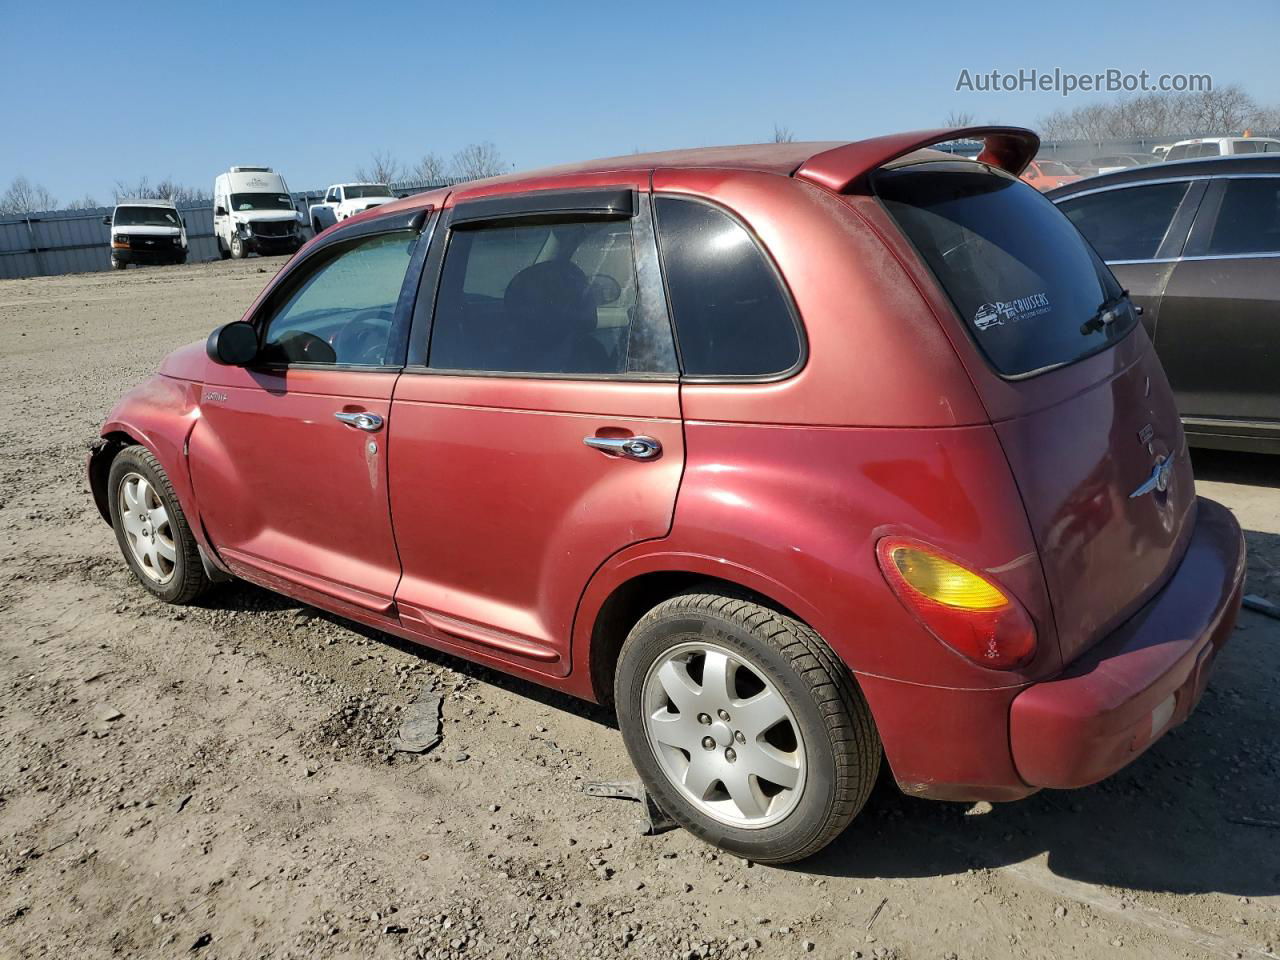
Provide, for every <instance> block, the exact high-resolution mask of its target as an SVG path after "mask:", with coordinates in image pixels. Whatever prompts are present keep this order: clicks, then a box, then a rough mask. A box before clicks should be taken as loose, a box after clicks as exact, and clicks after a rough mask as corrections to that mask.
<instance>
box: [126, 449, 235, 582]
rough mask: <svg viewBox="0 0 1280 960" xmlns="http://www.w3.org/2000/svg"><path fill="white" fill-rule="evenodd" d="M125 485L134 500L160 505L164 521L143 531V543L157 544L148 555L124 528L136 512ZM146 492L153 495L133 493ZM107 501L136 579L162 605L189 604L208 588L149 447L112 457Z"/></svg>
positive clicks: (152, 512)
mask: <svg viewBox="0 0 1280 960" xmlns="http://www.w3.org/2000/svg"><path fill="white" fill-rule="evenodd" d="M126 485H128V487H129V489H130V490H131V491H132V493H133V494H134V497H133V499H134V500H135V501H136V502H144V501H151V503H154V502H156V501H158V506H159V507H162V508H163V511H164V515H165V517H166V522H165V523H163V524H156V525H155V526H154V528H151V527H150V526H149V527H148V529H147V530H145V531H144V533H143V537H144V538H145V540H146V541H147V542H148V543H150V542H154V543H156V544H157V545H160V546H159V547H158V549H157V552H156V553H155V554H153V555H152V556H151V557H145V556H142V555H144V554H145V553H147V552H148V551H147V550H146V548H145V547H142V546H141V538H135V536H134V534H132V533H130V532H129V529H128V528H129V527H130V525H131V523H132V522H133V521H131V520H130V519H129V517H130V515H131V516H133V517H137V516H138V511H136V510H131V509H130V506H129V500H130V497H129V495H128V493H127V492H126V489H125V488H126ZM146 490H149V491H150V492H151V493H154V495H155V496H154V498H152V497H151V496H150V495H149V494H144V495H143V496H138V495H139V494H143V491H146ZM107 502H108V505H109V507H110V512H111V526H112V527H113V528H114V529H115V532H116V542H117V543H118V544H119V545H120V552H121V553H122V554H124V559H125V562H126V563H127V564H128V565H129V569H130V570H132V571H133V575H134V576H135V577H137V579H138V582H139V583H141V584H142V585H143V586H144V587H146V588H147V589H148V590H149V591H151V593H153V594H155V595H156V596H157V597H159V598H160V599H161V600H163V601H165V602H166V603H173V604H180V605H181V604H188V603H191V602H192V601H193V600H195V599H196V598H197V597H199V596H200V595H201V594H202V593H204V592H205V591H206V590H207V589H208V588H209V585H210V581H209V578H208V577H207V576H206V575H205V572H204V565H203V564H202V563H201V562H200V552H199V550H198V549H197V547H196V540H195V537H194V536H192V533H191V528H190V526H188V525H187V518H186V515H185V514H183V512H182V505H181V504H180V503H179V502H178V497H177V495H176V494H175V493H174V492H173V485H172V484H171V483H170V482H169V477H168V476H167V475H166V474H165V472H164V468H163V467H161V466H160V463H159V461H157V460H156V458H155V457H154V456H153V455H152V453H151V451H150V450H148V449H147V448H146V447H143V446H140V445H139V446H132V447H125V448H124V449H123V450H121V451H120V453H119V454H117V455H116V458H115V460H113V461H112V462H111V470H110V472H109V473H108V474H107ZM151 503H148V504H147V505H148V506H150V505H151ZM155 510H156V508H155V507H154V506H152V507H151V510H150V511H149V514H150V515H152V516H154V515H155ZM166 530H167V534H168V535H167V537H166V535H165V531H166ZM134 544H139V546H135V545H134ZM161 550H163V551H164V552H166V553H172V558H169V557H166V556H162V555H161V553H160V551H161ZM157 565H158V566H157Z"/></svg>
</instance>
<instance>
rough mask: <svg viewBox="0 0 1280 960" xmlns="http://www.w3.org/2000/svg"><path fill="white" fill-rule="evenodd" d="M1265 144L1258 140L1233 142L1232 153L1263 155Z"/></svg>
mask: <svg viewBox="0 0 1280 960" xmlns="http://www.w3.org/2000/svg"><path fill="white" fill-rule="evenodd" d="M1263 147H1264V144H1262V143H1260V142H1259V141H1257V140H1233V141H1232V142H1231V152H1232V153H1262V152H1263Z"/></svg>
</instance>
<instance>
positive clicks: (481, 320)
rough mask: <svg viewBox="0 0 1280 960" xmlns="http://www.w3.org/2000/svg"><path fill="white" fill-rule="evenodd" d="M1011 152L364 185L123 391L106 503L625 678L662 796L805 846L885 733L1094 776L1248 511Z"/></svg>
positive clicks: (1130, 314) (1173, 655)
mask: <svg viewBox="0 0 1280 960" xmlns="http://www.w3.org/2000/svg"><path fill="white" fill-rule="evenodd" d="M962 135H963V136H968V137H979V138H984V139H985V149H984V150H983V152H982V153H981V155H980V156H979V157H978V158H977V159H976V160H969V159H958V158H956V157H955V156H952V155H950V154H946V153H942V152H937V151H933V150H930V149H927V148H929V147H930V146H932V145H936V144H938V143H941V142H943V141H947V140H951V139H954V138H956V137H958V136H962ZM1036 146H1037V138H1036V137H1035V135H1034V134H1032V133H1030V132H1029V131H1025V130H1020V129H1015V128H976V129H970V130H939V131H933V132H927V133H915V134H902V135H898V136H890V137H882V138H878V139H872V140H865V141H860V142H855V143H844V144H803V143H790V144H769V145H764V146H746V147H726V148H711V149H705V150H692V151H680V152H672V153H665V154H653V155H649V156H630V157H623V158H620V159H615V160H604V161H597V162H593V163H587V164H582V165H580V166H572V167H564V168H557V169H553V170H549V171H545V172H541V173H533V174H523V175H515V176H508V177H503V178H498V179H494V180H488V181H481V182H476V183H472V184H465V185H461V186H458V187H453V188H445V189H441V190H436V191H433V192H430V193H426V194H422V195H420V196H416V197H411V198H409V199H406V200H403V201H399V202H397V203H393V204H388V205H387V206H384V207H381V208H379V209H378V210H377V211H371V212H370V213H367V214H364V215H361V216H358V217H355V218H352V219H351V220H348V221H346V222H345V223H343V224H341V225H339V226H338V227H337V228H336V229H333V230H329V231H326V232H325V233H324V234H323V235H321V236H320V237H319V238H317V239H316V240H314V241H312V242H311V243H310V244H308V245H307V246H306V248H304V249H303V250H302V251H301V252H300V253H299V254H298V255H297V256H295V257H294V258H293V260H292V261H291V262H290V263H289V265H288V266H287V267H286V268H285V269H283V270H282V271H281V272H280V273H279V275H278V276H276V277H275V278H274V279H273V280H272V281H271V282H270V283H269V284H268V285H267V288H266V289H265V290H264V291H263V292H262V294H261V295H260V296H259V297H258V299H257V301H256V302H255V303H254V304H253V306H252V307H250V309H249V311H248V313H247V314H246V315H245V317H244V319H243V320H241V321H239V322H236V323H229V324H227V325H225V326H223V327H220V328H219V329H218V330H215V331H214V332H213V334H212V335H211V336H210V337H209V339H208V342H207V343H201V344H193V345H191V346H188V347H184V348H182V349H180V350H178V351H176V352H175V353H173V354H172V355H171V356H169V357H168V359H166V360H165V362H164V363H163V365H162V367H161V369H160V372H159V373H158V374H157V375H156V376H154V377H152V378H151V379H150V380H148V381H146V382H145V383H143V384H142V385H140V386H139V387H137V388H135V389H133V390H132V391H130V392H129V393H128V394H126V396H125V397H124V399H123V400H122V401H121V402H120V403H119V405H118V406H117V407H116V409H115V410H114V411H113V412H112V413H111V415H110V416H109V417H108V419H107V422H106V424H105V425H104V426H103V428H102V438H103V440H102V442H101V443H100V444H99V445H98V446H97V447H96V449H95V451H94V452H93V454H92V456H91V459H90V463H89V476H90V479H91V483H92V489H93V493H94V496H95V498H96V500H97V504H98V507H99V509H100V510H101V512H102V515H103V516H104V517H105V518H107V519H108V520H109V521H110V522H111V524H112V526H113V527H114V528H115V532H116V536H117V538H118V540H119V543H120V546H121V548H122V550H123V553H124V557H125V560H126V561H127V562H128V564H129V566H130V567H131V568H132V569H133V571H134V573H135V574H136V575H137V578H138V580H139V581H140V582H141V583H142V584H143V586H145V587H147V589H149V590H150V591H152V592H153V593H154V594H156V595H157V596H158V597H160V598H161V599H163V600H167V601H170V602H173V603H186V602H190V601H191V600H193V599H194V598H195V597H196V596H198V595H199V594H200V593H201V592H202V591H203V590H204V589H205V588H206V587H207V586H208V585H209V584H210V583H211V582H213V581H217V580H221V579H226V578H227V577H228V576H230V575H234V576H237V577H242V578H244V579H245V580H249V581H252V582H254V583H257V584H261V585H263V586H265V587H268V588H270V589H272V590H277V591H280V592H282V593H285V594H288V595H289V596H291V597H295V598H297V599H298V600H301V601H303V602H306V603H310V604H314V605H316V606H318V607H323V608H325V609H327V610H330V611H333V612H335V613H338V614H341V615H343V616H345V617H349V618H351V619H353V620H357V621H359V622H361V623H364V624H368V625H370V626H373V627H376V628H378V629H380V630H384V631H386V632H388V633H391V634H395V635H397V636H400V637H405V638H408V639H411V640H415V641H418V642H421V643H423V644H426V645H428V646H431V647H436V648H438V649H441V650H445V651H449V652H451V653H455V654H458V655H460V656H463V657H467V658H470V659H472V660H476V661H479V662H481V663H484V664H488V665H489V666H492V667H494V668H496V669H499V670H503V671H506V672H508V673H511V674H514V675H516V676H520V677H523V678H526V679H528V680H532V681H535V682H537V683H541V684H546V685H548V686H551V687H556V688H558V689H560V690H564V691H567V692H569V693H572V694H576V695H578V696H581V697H585V698H588V699H592V700H597V701H606V700H609V701H612V702H613V703H614V704H616V707H617V714H618V724H619V726H620V728H621V731H622V736H623V740H624V741H625V743H626V746H627V749H628V751H629V752H630V755H631V758H632V760H633V762H634V764H635V766H636V768H637V769H638V770H639V772H640V775H641V776H642V778H643V780H644V782H645V784H646V785H647V787H648V789H649V790H650V791H651V793H652V794H653V796H654V797H655V798H656V800H657V802H658V803H659V804H660V805H661V806H662V807H663V808H664V809H665V810H666V811H667V812H668V813H669V814H670V815H671V816H673V817H674V818H675V819H676V820H678V821H679V822H680V823H681V824H683V825H684V826H685V827H687V828H688V829H689V830H691V831H693V832H694V833H696V834H697V835H698V836H700V837H702V838H704V839H706V840H707V841H709V842H711V843H714V844H717V845H719V846H721V847H724V848H726V849H728V850H732V851H734V852H736V853H738V854H741V855H743V856H746V857H750V858H753V859H756V860H760V861H766V862H768V861H773V862H780V861H786V860H794V859H798V858H801V857H804V856H806V855H809V854H812V853H813V852H815V851H816V850H818V849H820V848H821V847H822V846H824V845H825V844H827V843H828V842H829V841H830V840H831V839H832V838H833V837H835V836H836V835H837V834H838V833H839V832H840V831H841V830H842V829H843V828H844V827H845V825H846V824H848V823H849V821H850V820H851V819H852V818H853V816H854V815H855V814H856V813H857V812H858V810H859V808H860V807H862V805H863V803H864V802H865V801H866V798H867V795H868V792H869V791H870V790H871V787H872V783H873V781H874V780H875V778H876V775H877V771H878V769H879V766H880V762H881V757H882V756H883V757H884V758H885V759H886V760H887V762H888V764H889V767H890V769H891V770H892V772H893V776H894V778H895V779H896V780H897V782H898V784H899V785H900V786H901V788H902V789H903V790H904V791H906V792H908V793H911V794H915V795H919V796H928V797H937V798H942V799H948V800H977V799H987V800H1013V799H1016V798H1019V797H1024V796H1027V795H1028V794H1030V793H1033V792H1034V791H1036V790H1038V789H1040V788H1042V787H1055V788H1063V787H1077V786H1082V785H1084V784H1089V783H1093V782H1095V781H1097V780H1099V779H1101V778H1103V777H1106V776H1108V775H1109V774H1111V773H1113V772H1114V771H1116V770H1118V769H1119V768H1121V767H1122V766H1124V765H1125V764H1127V763H1129V762H1130V761H1132V760H1133V759H1134V758H1135V757H1137V756H1138V755H1139V754H1141V753H1142V752H1143V751H1144V750H1145V749H1146V748H1147V747H1148V746H1150V745H1151V743H1152V742H1154V741H1155V740H1156V739H1157V738H1158V737H1160V736H1161V735H1162V734H1164V733H1165V732H1166V731H1168V730H1169V729H1170V728H1172V727H1173V726H1175V725H1177V724H1178V723H1180V722H1181V721H1182V720H1184V719H1185V718H1186V717H1187V715H1188V714H1189V713H1190V712H1191V710H1192V708H1193V707H1194V706H1195V704H1196V701H1197V700H1198V698H1199V697H1200V695H1201V693H1202V691H1203V690H1204V686H1205V683H1206V681H1207V679H1208V676H1209V673H1210V670H1211V668H1212V665H1213V659H1214V656H1215V655H1216V654H1217V653H1218V651H1219V650H1220V649H1221V647H1222V646H1223V644H1224V643H1225V641H1226V638H1227V636H1228V634H1229V633H1230V631H1231V629H1232V624H1233V622H1234V619H1235V615H1236V612H1237V609H1238V606H1239V601H1240V590H1241V583H1242V579H1243V572H1244V545H1243V540H1242V538H1241V534H1240V529H1239V527H1238V526H1237V524H1236V523H1235V521H1234V519H1233V518H1232V516H1231V515H1230V514H1229V513H1228V512H1227V511H1226V510H1225V509H1224V508H1223V507H1221V506H1219V505H1218V504H1216V503H1214V502H1212V501H1209V500H1205V499H1200V498H1197V497H1196V494H1195V486H1194V482H1193V480H1192V475H1191V466H1190V462H1189V460H1188V456H1187V448H1186V443H1185V441H1184V439H1183V434H1182V428H1181V426H1180V423H1179V419H1178V414H1177V412H1176V410H1175V409H1174V405H1173V401H1172V398H1171V395H1170V391H1169V386H1168V383H1167V382H1166V380H1165V376H1164V373H1163V371H1162V370H1161V368H1160V364H1159V363H1158V362H1157V360H1156V357H1155V354H1154V353H1153V352H1152V347H1151V343H1150V341H1149V340H1148V339H1147V334H1146V333H1145V332H1144V330H1143V327H1142V324H1140V323H1138V322H1136V319H1135V310H1134V308H1133V307H1132V305H1131V304H1130V303H1129V300H1128V298H1127V297H1126V295H1125V292H1124V291H1123V290H1122V289H1121V288H1120V287H1119V286H1118V285H1117V283H1116V281H1115V278H1114V277H1113V276H1112V275H1111V272H1110V271H1109V270H1108V269H1107V267H1106V266H1105V265H1104V264H1103V263H1102V262H1101V261H1100V260H1099V259H1098V257H1097V256H1096V255H1095V253H1094V252H1093V250H1092V249H1090V247H1089V246H1088V244H1087V243H1086V242H1085V241H1084V240H1083V239H1082V238H1081V237H1080V235H1079V234H1078V233H1077V232H1076V230H1075V228H1074V227H1072V226H1071V224H1070V223H1069V222H1068V221H1067V219H1066V218H1065V217H1064V216H1062V215H1061V214H1060V213H1059V212H1058V211H1057V210H1056V209H1055V208H1054V206H1053V204H1052V203H1050V202H1049V201H1048V200H1046V199H1044V198H1043V197H1041V196H1040V195H1039V194H1038V193H1037V192H1036V191H1035V190H1034V189H1032V188H1031V187H1030V186H1028V185H1026V184H1025V183H1023V182H1021V181H1019V180H1018V174H1019V173H1020V172H1021V171H1022V170H1023V168H1024V167H1025V166H1026V164H1027V162H1028V160H1029V159H1030V158H1031V157H1032V156H1033V155H1034V153H1035V150H1036Z"/></svg>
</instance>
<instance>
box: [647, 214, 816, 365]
mask: <svg viewBox="0 0 1280 960" xmlns="http://www.w3.org/2000/svg"><path fill="white" fill-rule="evenodd" d="M655 207H656V210H657V214H658V239H659V241H660V245H661V249H662V265H663V268H664V272H665V274H666V280H667V295H668V297H669V298H670V300H671V311H672V315H673V317H674V320H675V327H676V340H677V341H678V342H679V345H680V360H681V365H682V368H683V372H684V373H685V374H686V375H688V376H693V377H763V376H770V375H773V374H779V373H783V372H785V371H787V370H790V369H791V368H792V367H794V366H796V364H798V363H799V362H800V356H801V342H800V333H799V330H798V329H797V326H796V320H795V315H794V314H793V312H792V310H791V305H790V301H789V300H788V298H787V295H786V294H785V293H784V292H783V290H782V286H781V284H780V282H779V280H778V276H777V273H776V272H775V270H774V269H773V265H772V264H771V263H770V262H769V261H768V260H767V259H766V258H765V255H764V252H763V251H762V250H761V249H760V247H759V246H757V245H756V242H755V240H754V239H753V238H752V236H751V234H750V233H748V232H747V230H746V228H745V227H743V226H742V224H740V223H738V221H737V220H735V219H733V217H731V216H729V215H728V214H727V213H725V212H724V211H722V210H719V209H717V208H716V207H713V206H711V205H710V204H707V203H703V202H700V201H697V200H685V199H680V198H677V197H658V198H657V199H656V201H655Z"/></svg>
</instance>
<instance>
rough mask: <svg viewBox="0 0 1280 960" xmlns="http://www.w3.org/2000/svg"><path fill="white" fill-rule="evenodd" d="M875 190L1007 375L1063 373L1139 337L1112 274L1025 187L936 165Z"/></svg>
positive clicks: (897, 174) (880, 182)
mask: <svg viewBox="0 0 1280 960" xmlns="http://www.w3.org/2000/svg"><path fill="white" fill-rule="evenodd" d="M876 192H877V194H878V195H879V197H880V199H881V200H882V201H883V202H884V205H885V207H886V208H887V209H888V211H889V213H890V214H892V215H893V218H894V219H895V220H897V222H898V224H899V226H901V227H902V229H903V231H904V232H905V233H906V234H907V237H908V238H909V239H910V240H911V242H912V243H913V244H914V245H915V248H916V250H918V251H919V253H920V255H921V256H922V257H923V258H924V260H925V263H927V264H928V265H929V267H930V269H932V271H933V273H934V275H935V276H936V277H937V278H938V282H939V283H940V284H941V285H942V287H943V289H944V290H945V291H946V292H947V294H948V295H949V296H950V298H951V300H952V302H953V303H954V304H955V307H956V310H957V311H958V312H959V314H960V316H961V317H962V318H963V320H964V321H965V325H966V326H967V327H968V329H969V332H970V334H971V335H972V336H973V338H974V340H975V341H976V342H977V344H978V346H979V347H980V348H981V349H982V351H983V353H985V354H986V355H987V359H988V360H990V362H991V364H992V366H994V367H995V368H996V370H997V371H999V372H1000V373H1001V374H1003V375H1005V376H1007V377H1020V376H1027V375H1029V374H1033V373H1038V372H1041V371H1044V370H1048V369H1050V368H1053V367H1059V366H1063V365H1064V364H1068V363H1071V362H1072V361H1074V360H1079V359H1081V358H1083V357H1086V356H1088V355H1090V354H1092V353H1096V352H1097V351H1099V350H1102V349H1103V348H1105V347H1107V346H1108V345H1110V344H1111V343H1113V342H1115V341H1117V340H1119V339H1121V338H1122V337H1124V336H1125V334H1127V333H1128V332H1129V331H1130V330H1132V329H1133V326H1134V324H1135V323H1136V317H1135V314H1134V312H1133V309H1132V306H1131V305H1130V304H1129V303H1128V301H1127V299H1124V300H1121V301H1118V300H1117V298H1119V297H1120V294H1121V293H1122V291H1121V290H1120V287H1119V285H1118V284H1117V283H1116V281H1115V278H1114V277H1112V275H1111V273H1110V271H1109V270H1107V268H1106V266H1104V265H1103V263H1102V261H1101V260H1099V259H1098V257H1097V254H1095V253H1094V252H1093V250H1092V249H1091V248H1090V247H1089V245H1088V244H1087V243H1086V242H1085V241H1084V238H1083V237H1081V236H1080V233H1079V232H1078V231H1077V230H1076V228H1075V227H1074V226H1072V225H1071V221H1069V220H1068V219H1067V218H1066V217H1065V216H1063V214H1062V212H1061V211H1059V210H1058V209H1057V208H1056V207H1054V205H1053V204H1052V203H1050V202H1049V201H1048V200H1046V199H1045V198H1044V197H1042V196H1041V195H1040V194H1039V193H1038V192H1037V191H1036V190H1034V189H1033V188H1031V187H1029V186H1027V185H1026V184H1025V183H1022V182H1021V181H1019V180H1015V179H1013V178H1011V177H1005V176H998V175H994V174H992V173H990V172H988V171H986V170H985V169H975V168H974V167H973V166H972V165H968V164H966V165H961V164H955V163H931V164H920V165H916V166H912V167H906V168H902V169H899V170H894V171H884V172H882V173H881V174H880V175H879V176H878V177H877V178H876ZM1108 306H1112V307H1114V309H1104V308H1107V307H1108Z"/></svg>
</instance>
